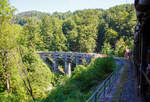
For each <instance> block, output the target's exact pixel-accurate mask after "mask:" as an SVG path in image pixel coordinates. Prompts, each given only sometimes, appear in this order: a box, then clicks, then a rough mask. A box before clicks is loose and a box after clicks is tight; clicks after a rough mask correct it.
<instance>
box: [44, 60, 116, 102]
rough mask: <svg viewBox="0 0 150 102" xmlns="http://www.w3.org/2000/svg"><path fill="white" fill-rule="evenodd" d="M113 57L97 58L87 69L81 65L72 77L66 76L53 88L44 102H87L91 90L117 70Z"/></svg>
mask: <svg viewBox="0 0 150 102" xmlns="http://www.w3.org/2000/svg"><path fill="white" fill-rule="evenodd" d="M115 67H116V66H115V60H114V59H113V58H112V57H107V58H97V59H95V61H93V62H91V64H90V65H88V66H87V67H85V66H83V65H79V66H77V67H76V68H75V70H74V72H72V76H71V77H68V76H65V77H64V78H62V79H60V80H59V84H58V85H57V86H56V87H54V88H53V90H52V91H51V93H50V94H49V96H48V97H47V98H46V99H45V101H44V102H85V101H86V100H87V99H88V98H89V97H90V96H91V94H92V93H93V92H92V91H91V89H92V88H93V87H96V85H98V83H99V82H100V81H102V80H104V79H105V78H106V77H107V76H108V75H109V74H110V73H111V72H112V71H113V70H114V68H115Z"/></svg>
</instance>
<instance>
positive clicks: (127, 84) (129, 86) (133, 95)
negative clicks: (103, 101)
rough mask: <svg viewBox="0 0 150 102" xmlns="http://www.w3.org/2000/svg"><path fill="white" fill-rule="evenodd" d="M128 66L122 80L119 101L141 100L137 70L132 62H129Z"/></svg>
mask: <svg viewBox="0 0 150 102" xmlns="http://www.w3.org/2000/svg"><path fill="white" fill-rule="evenodd" d="M127 64H128V68H127V70H125V72H124V73H125V77H124V79H123V82H122V91H121V95H120V98H119V102H141V101H140V97H139V96H137V90H136V79H135V70H134V68H133V65H132V64H131V63H130V62H127Z"/></svg>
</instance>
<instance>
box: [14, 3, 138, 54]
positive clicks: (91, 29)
mask: <svg viewBox="0 0 150 102" xmlns="http://www.w3.org/2000/svg"><path fill="white" fill-rule="evenodd" d="M135 20H136V17H135V11H134V7H133V5H120V6H116V7H112V8H110V9H108V10H101V9H86V10H79V11H75V12H66V13H58V12H55V13H53V14H47V13H41V12H38V11H29V12H24V13H20V14H17V15H16V20H15V22H16V23H17V24H20V25H21V27H22V28H23V32H24V33H26V34H22V36H24V38H26V40H27V41H28V40H29V39H30V37H32V39H31V40H30V43H31V42H32V46H34V47H35V49H36V50H39V51H44V50H46V51H74V52H100V53H106V54H115V55H117V56H123V52H124V50H125V49H127V48H128V49H131V46H132V44H133V40H132V39H133V32H134V26H135V24H136V21H135ZM31 29H32V30H31ZM23 40H25V39H23ZM27 43H29V42H27ZM27 46H28V45H27Z"/></svg>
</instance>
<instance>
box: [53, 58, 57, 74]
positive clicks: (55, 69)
mask: <svg viewBox="0 0 150 102" xmlns="http://www.w3.org/2000/svg"><path fill="white" fill-rule="evenodd" d="M53 71H54V72H57V71H58V61H57V59H55V60H54V64H53Z"/></svg>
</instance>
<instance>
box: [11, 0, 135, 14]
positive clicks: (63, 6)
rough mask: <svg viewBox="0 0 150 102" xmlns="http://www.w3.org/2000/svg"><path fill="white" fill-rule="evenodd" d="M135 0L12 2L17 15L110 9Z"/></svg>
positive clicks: (23, 0)
mask: <svg viewBox="0 0 150 102" xmlns="http://www.w3.org/2000/svg"><path fill="white" fill-rule="evenodd" d="M133 2H134V0H10V4H11V5H12V6H14V7H15V8H17V13H20V12H24V11H29V10H37V11H42V12H47V13H53V12H67V11H75V10H82V9H95V8H102V9H108V8H110V7H113V6H115V5H120V4H126V3H129V4H131V3H133Z"/></svg>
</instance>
